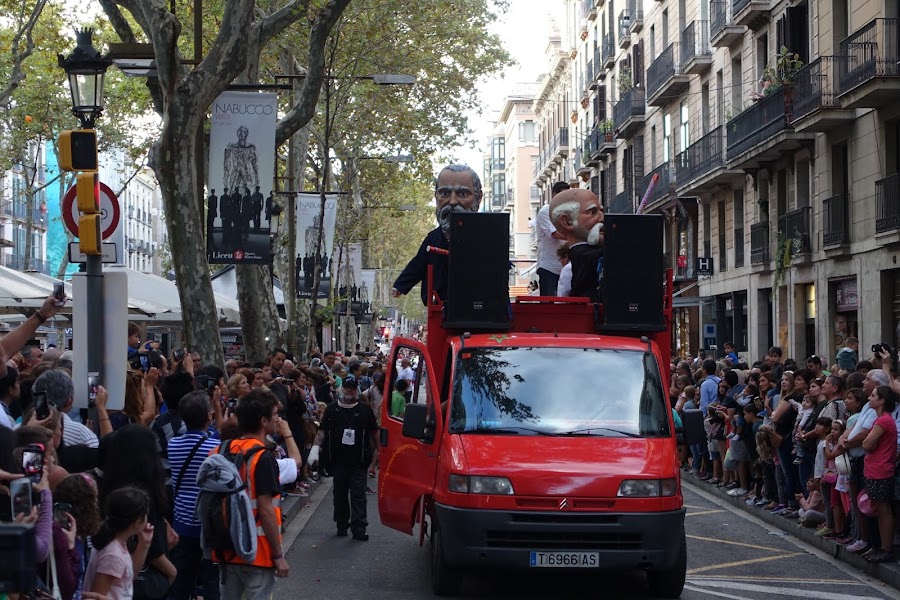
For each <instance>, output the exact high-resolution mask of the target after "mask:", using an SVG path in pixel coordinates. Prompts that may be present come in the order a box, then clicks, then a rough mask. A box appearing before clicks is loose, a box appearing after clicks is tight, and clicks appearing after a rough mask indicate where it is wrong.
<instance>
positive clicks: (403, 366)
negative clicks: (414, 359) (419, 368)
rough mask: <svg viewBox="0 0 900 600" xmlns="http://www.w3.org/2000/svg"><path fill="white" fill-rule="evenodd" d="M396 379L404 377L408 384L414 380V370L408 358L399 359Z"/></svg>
mask: <svg viewBox="0 0 900 600" xmlns="http://www.w3.org/2000/svg"><path fill="white" fill-rule="evenodd" d="M397 379H406V380H407V381H409V383H410V385H411V384H413V383H414V382H415V381H416V372H415V371H413V370H412V367H411V366H410V362H409V359H408V358H403V359H400V372H399V373H397Z"/></svg>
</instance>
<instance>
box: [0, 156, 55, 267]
mask: <svg viewBox="0 0 900 600" xmlns="http://www.w3.org/2000/svg"><path fill="white" fill-rule="evenodd" d="M29 155H31V156H34V157H35V163H34V164H33V165H31V166H29V167H25V166H22V165H17V166H14V167H13V168H11V169H9V170H8V171H6V172H4V173H0V259H2V260H0V264H2V265H3V266H4V267H9V268H10V269H15V270H17V271H37V272H39V273H44V274H49V273H50V265H49V264H48V262H47V260H46V254H47V226H48V219H47V200H46V193H45V189H46V188H45V187H44V186H45V184H46V182H47V172H46V168H45V164H44V160H43V159H44V156H43V153H41V152H34V153H29ZM50 185H54V184H53V183H52V182H51V184H50ZM29 190H32V198H31V202H30V203H29V198H28V196H29ZM29 232H30V236H29ZM29 237H30V240H29Z"/></svg>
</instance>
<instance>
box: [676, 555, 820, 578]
mask: <svg viewBox="0 0 900 600" xmlns="http://www.w3.org/2000/svg"><path fill="white" fill-rule="evenodd" d="M802 554H803V552H787V553H785V554H776V555H774V556H763V557H762V558H748V559H747V560H738V561H735V562H730V563H722V564H721V565H707V566H705V567H697V568H696V569H689V570H688V572H687V574H688V575H693V574H694V573H703V572H705V571H718V570H719V569H727V568H729V567H740V566H743V565H755V564H757V563H764V562H769V561H772V560H778V559H779V558H793V557H794V556H800V555H802Z"/></svg>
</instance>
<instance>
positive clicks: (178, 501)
mask: <svg viewBox="0 0 900 600" xmlns="http://www.w3.org/2000/svg"><path fill="white" fill-rule="evenodd" d="M201 439H202V440H205V441H204V442H203V444H202V445H201V446H200V448H199V449H198V450H197V452H196V453H194V457H193V458H192V459H191V464H190V465H188V468H187V470H185V472H184V480H183V481H182V482H181V485H180V486H179V488H178V494H177V495H176V496H175V523H174V524H173V528H174V529H175V531H176V532H177V533H178V535H186V536H188V537H193V538H199V537H200V522H199V521H197V520H196V518H195V516H194V511H195V510H196V508H197V496H198V495H199V494H200V488H199V487H197V472H198V471H199V470H200V465H201V463H203V461H204V459H206V457H207V456H209V453H210V452H212V451H213V450H214V449H216V448H218V447H219V440H215V439H212V438H208V437H207V434H206V432H205V431H204V432H200V431H189V432H187V433H186V434H184V435H180V436H178V437H174V438H172V439H171V440H169V465H170V466H171V468H172V486H173V489H174V486H175V485H177V484H178V474H179V473H181V468H182V466H183V465H184V462H185V461H186V460H187V457H188V455H189V454H190V453H191V450H193V449H194V446H196V445H197V442H199V441H200V440H201Z"/></svg>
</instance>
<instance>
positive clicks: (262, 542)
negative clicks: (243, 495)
mask: <svg viewBox="0 0 900 600" xmlns="http://www.w3.org/2000/svg"><path fill="white" fill-rule="evenodd" d="M223 443H225V442H223ZM258 446H263V447H265V445H264V444H263V443H262V442H260V441H259V440H255V439H237V440H231V446H230V447H229V449H228V451H229V452H231V453H232V454H237V453H238V452H240V453H241V454H247V452H249V451H250V450H253V449H254V448H256V447H258ZM220 449H221V446H219V448H217V449H216V450H213V452H219V450H220ZM264 452H267V450H263V451H262V452H255V453H254V454H253V456H251V457H250V462H249V463H245V464H244V465H243V466H242V467H241V468H240V470H239V472H240V474H241V481H243V482H244V484H245V485H246V486H247V495H248V496H250V506H251V507H252V508H253V520H254V521H255V522H256V538H257V539H256V560H254V561H253V562H247V561H245V560H241V559H240V558H237V557H236V556H230V557H225V556H222V555H220V554H219V553H218V552H215V551H214V552H213V553H212V560H213V562H225V563H231V564H239V565H253V566H254V567H266V568H273V567H274V566H275V561H274V560H273V559H272V546H271V545H270V544H269V540H268V538H267V537H266V534H265V532H264V531H263V528H262V525H261V524H260V523H259V515H258V514H257V508H256V467H257V466H258V465H259V457H260V456H262V455H263V453H264ZM275 476H276V478H277V476H278V473H276V474H275ZM272 507H273V508H274V509H275V520H276V522H277V524H278V537H279V539H280V538H281V497H280V496H273V497H272Z"/></svg>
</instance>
